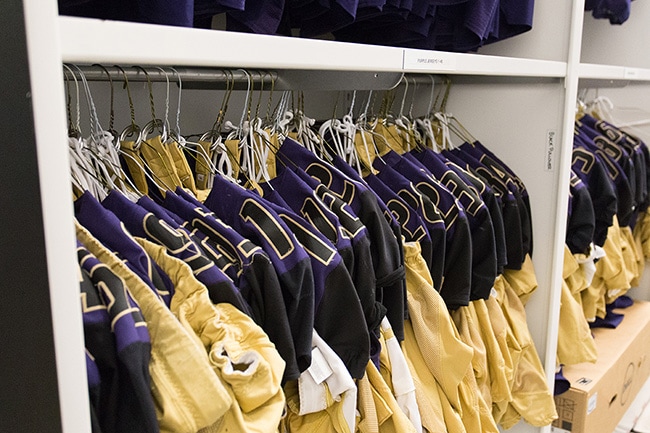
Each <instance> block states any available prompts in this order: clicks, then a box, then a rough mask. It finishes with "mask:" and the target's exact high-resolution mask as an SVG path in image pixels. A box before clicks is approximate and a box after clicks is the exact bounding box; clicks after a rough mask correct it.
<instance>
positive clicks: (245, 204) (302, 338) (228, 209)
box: [204, 176, 314, 371]
mask: <svg viewBox="0 0 650 433" xmlns="http://www.w3.org/2000/svg"><path fill="white" fill-rule="evenodd" d="M204 204H205V207H207V208H208V209H210V210H211V211H213V212H214V213H215V215H216V216H217V217H218V218H220V219H222V220H223V221H224V222H225V223H226V224H229V225H230V226H231V227H233V228H234V229H235V230H237V232H238V233H240V234H241V235H242V236H246V237H247V238H249V239H250V240H251V241H253V242H255V243H256V244H257V245H260V246H261V247H262V248H263V249H264V251H265V252H266V253H267V255H268V256H269V258H270V259H271V263H273V266H274V267H275V270H276V272H277V275H278V280H279V281H280V287H281V288H282V295H283V298H284V304H285V308H286V312H287V317H288V319H289V326H290V329H291V335H292V337H293V343H294V347H295V349H296V358H297V361H298V367H299V369H300V371H304V370H306V369H307V368H308V367H309V365H310V364H311V334H312V332H311V331H312V330H313V329H314V275H313V273H312V269H311V263H310V261H309V256H308V255H307V253H306V252H305V250H304V249H303V248H302V247H301V246H300V244H299V243H298V242H297V240H296V238H295V237H294V235H293V233H291V230H289V228H288V227H287V226H286V224H285V223H284V222H283V221H282V220H281V219H280V217H279V216H278V215H277V214H276V213H275V212H273V211H272V210H270V209H268V207H267V206H265V204H264V202H263V201H262V199H261V198H260V197H259V196H258V195H256V194H255V193H253V192H252V191H248V190H245V189H243V188H242V187H240V186H239V185H235V184H234V183H232V182H230V181H228V180H226V179H225V178H223V177H221V176H215V179H214V184H213V187H212V191H211V192H210V195H208V198H207V199H206V200H205V203H204Z"/></svg>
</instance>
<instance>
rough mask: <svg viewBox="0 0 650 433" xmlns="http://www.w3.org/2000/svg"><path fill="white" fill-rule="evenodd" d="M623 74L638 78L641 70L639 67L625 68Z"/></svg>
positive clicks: (626, 76)
mask: <svg viewBox="0 0 650 433" xmlns="http://www.w3.org/2000/svg"><path fill="white" fill-rule="evenodd" d="M623 76H624V77H625V78H637V77H638V76H639V70H638V69H637V68H625V70H624V71H623Z"/></svg>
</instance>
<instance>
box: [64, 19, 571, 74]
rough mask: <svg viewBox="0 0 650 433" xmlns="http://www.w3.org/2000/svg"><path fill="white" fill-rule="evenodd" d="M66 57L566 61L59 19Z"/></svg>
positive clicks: (522, 64)
mask: <svg viewBox="0 0 650 433" xmlns="http://www.w3.org/2000/svg"><path fill="white" fill-rule="evenodd" d="M59 27H60V33H61V45H62V51H63V60H64V61H65V62H71V63H93V62H102V63H117V64H140V65H165V64H167V63H169V59H174V64H175V65H178V66H206V67H226V68H260V69H265V68H268V69H307V70H337V71H376V72H382V71H383V72H418V73H436V74H440V73H444V74H458V75H484V76H513V77H517V76H522V77H557V78H563V77H565V75H566V69H567V68H566V63H565V62H556V61H546V60H531V59H519V58H512V57H499V56H486V55H480V54H458V53H447V52H440V51H426V50H413V49H403V48H395V47H385V46H374V45H361V44H351V43H344V42H334V41H324V40H314V39H301V38H291V37H281V36H265V35H254V34H246V33H234V32H225V31H219V30H204V29H188V28H181V27H169V26H158V25H145V24H135V23H127V22H117V21H102V20H95V19H87V18H73V17H59Z"/></svg>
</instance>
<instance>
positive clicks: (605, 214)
mask: <svg viewBox="0 0 650 433" xmlns="http://www.w3.org/2000/svg"><path fill="white" fill-rule="evenodd" d="M574 138H575V137H574ZM571 169H572V170H573V172H574V173H575V174H576V175H577V176H578V177H579V178H580V179H581V180H582V181H583V182H584V184H585V185H586V186H587V189H588V190H589V195H590V196H591V201H592V203H593V206H594V214H595V216H596V222H595V227H594V244H596V245H598V246H600V247H602V246H603V245H604V244H605V240H606V239H607V229H608V228H609V226H611V225H612V222H613V218H614V215H616V209H617V198H616V192H615V190H614V185H613V184H612V181H611V180H610V178H609V175H608V174H607V170H606V169H605V167H604V166H603V163H602V162H601V160H600V158H599V157H598V156H597V155H596V154H595V153H594V152H592V151H590V150H589V149H587V148H585V147H584V146H582V145H581V144H580V142H579V141H578V140H574V144H573V156H572V161H571Z"/></svg>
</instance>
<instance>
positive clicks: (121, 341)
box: [77, 243, 159, 433]
mask: <svg viewBox="0 0 650 433" xmlns="http://www.w3.org/2000/svg"><path fill="white" fill-rule="evenodd" d="M77 259H78V261H79V266H80V267H81V270H82V272H83V273H84V274H85V275H86V276H87V277H88V278H87V280H85V283H86V284H82V286H81V289H82V292H81V304H82V309H83V317H84V335H85V341H86V348H87V350H88V351H89V352H90V353H91V354H92V355H93V357H94V361H95V364H96V365H97V368H98V370H99V373H100V377H101V386H100V397H99V407H97V408H95V409H96V410H95V413H96V414H97V415H98V418H99V424H100V425H101V428H102V432H123V431H138V432H140V431H141V432H151V433H154V432H158V431H159V429H158V421H157V419H156V411H155V408H154V402H153V397H152V395H151V383H150V382H151V379H150V376H149V361H150V358H151V342H150V339H149V332H148V331H147V326H146V323H145V321H144V318H143V317H142V313H141V312H140V309H139V308H138V306H137V304H136V303H135V302H134V301H133V299H132V298H131V296H130V295H129V292H128V290H127V288H126V287H125V286H124V281H123V280H122V279H121V278H119V277H118V276H117V275H115V274H114V273H113V271H111V269H110V268H109V267H108V266H106V265H104V264H102V263H101V262H100V261H99V260H97V258H96V257H95V256H93V255H92V254H91V253H90V252H89V251H88V250H86V249H85V247H83V245H81V244H80V243H78V246H77Z"/></svg>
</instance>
